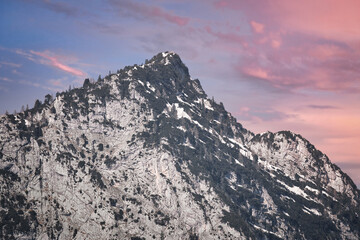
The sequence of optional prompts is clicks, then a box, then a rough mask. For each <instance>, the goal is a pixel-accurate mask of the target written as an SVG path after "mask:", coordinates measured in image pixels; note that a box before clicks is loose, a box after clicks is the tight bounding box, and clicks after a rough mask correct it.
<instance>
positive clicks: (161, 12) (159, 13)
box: [109, 0, 190, 26]
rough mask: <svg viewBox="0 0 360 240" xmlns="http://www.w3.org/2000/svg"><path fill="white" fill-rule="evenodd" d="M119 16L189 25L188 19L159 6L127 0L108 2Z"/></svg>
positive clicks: (110, 0) (111, 0)
mask: <svg viewBox="0 0 360 240" xmlns="http://www.w3.org/2000/svg"><path fill="white" fill-rule="evenodd" d="M109 3H110V4H111V6H112V7H114V8H115V9H116V10H117V12H118V13H119V14H126V15H128V16H131V17H134V18H144V19H150V20H153V21H165V22H169V23H172V24H176V25H178V26H185V25H187V24H188V23H189V20H190V19H189V18H187V17H182V16H179V15H176V14H174V13H173V12H171V11H169V10H165V9H164V8H162V7H159V6H150V5H147V4H144V3H137V2H136V1H128V0H120V1H116V0H109Z"/></svg>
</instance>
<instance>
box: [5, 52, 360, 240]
mask: <svg viewBox="0 0 360 240" xmlns="http://www.w3.org/2000/svg"><path fill="white" fill-rule="evenodd" d="M0 194H1V195H0V202H1V206H0V226H1V231H0V238H1V239H359V237H360V220H359V214H360V206H359V203H360V199H359V191H358V190H357V188H356V186H355V185H354V183H353V182H352V180H351V179H350V178H349V177H348V176H347V175H346V174H344V173H343V172H342V171H341V170H340V169H339V168H338V167H337V166H336V165H334V164H332V163H331V162H330V161H329V159H328V158H327V157H326V155H324V154H323V153H321V152H320V151H318V150H317V149H316V148H315V147H314V146H313V145H311V144H310V143H309V142H308V141H307V140H305V139H304V138H302V137H301V136H300V135H297V134H294V133H291V132H288V131H284V132H278V133H270V132H267V133H264V134H258V135H255V134H253V133H252V132H250V131H248V130H246V129H244V128H243V127H242V126H241V125H240V124H239V123H237V121H236V119H235V118H233V117H232V116H231V114H230V113H228V112H227V111H226V110H225V109H224V106H223V105H222V104H218V103H216V102H214V101H213V100H210V99H208V98H207V95H206V94H205V92H204V91H203V89H202V87H201V85H200V82H199V80H192V79H191V78H190V75H189V72H188V69H187V67H186V66H185V65H184V64H183V63H182V61H181V60H180V58H179V56H178V55H176V54H175V53H171V52H165V53H160V54H158V55H156V56H155V57H153V58H152V59H151V60H149V61H146V64H143V65H134V66H132V67H125V68H124V69H123V70H120V71H118V73H116V74H111V75H109V76H106V77H105V78H104V79H99V80H98V81H97V82H94V83H92V82H90V81H88V80H86V81H85V82H84V86H83V87H82V88H76V89H73V90H71V91H67V92H63V93H59V94H57V96H56V98H54V99H53V98H52V97H51V96H50V95H48V96H47V97H46V99H45V101H44V103H40V102H37V103H36V104H35V107H34V108H33V109H30V110H27V111H25V112H21V113H19V114H16V115H3V116H1V117H0Z"/></svg>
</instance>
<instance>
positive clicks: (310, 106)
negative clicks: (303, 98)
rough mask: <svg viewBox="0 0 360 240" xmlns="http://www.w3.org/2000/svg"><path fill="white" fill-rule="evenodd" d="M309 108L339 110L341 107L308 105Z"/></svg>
mask: <svg viewBox="0 0 360 240" xmlns="http://www.w3.org/2000/svg"><path fill="white" fill-rule="evenodd" d="M307 107H308V108H313V109H339V107H336V106H332V105H307Z"/></svg>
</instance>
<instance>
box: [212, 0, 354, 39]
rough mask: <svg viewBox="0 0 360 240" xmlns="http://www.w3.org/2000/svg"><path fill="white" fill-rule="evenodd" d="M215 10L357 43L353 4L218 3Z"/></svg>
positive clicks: (321, 0)
mask: <svg viewBox="0 0 360 240" xmlns="http://www.w3.org/2000/svg"><path fill="white" fill-rule="evenodd" d="M214 6H215V7H216V8H218V9H229V10H236V11H241V12H243V13H245V14H246V15H247V16H248V17H249V18H250V19H251V18H257V19H261V20H262V21H263V22H266V23H267V24H269V25H271V26H272V27H274V26H275V25H276V27H278V28H281V29H283V30H285V31H296V32H302V33H306V34H314V35H317V36H321V37H326V38H335V39H342V40H354V39H357V40H358V39H359V36H360V27H359V23H360V14H359V9H360V1H357V0H343V1H337V0H317V1H313V0H303V1H288V0H275V1H267V0H259V1H250V2H249V1H244V0H220V1H216V2H215V4H214Z"/></svg>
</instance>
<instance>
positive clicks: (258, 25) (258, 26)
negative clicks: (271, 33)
mask: <svg viewBox="0 0 360 240" xmlns="http://www.w3.org/2000/svg"><path fill="white" fill-rule="evenodd" d="M250 25H251V27H252V29H253V31H254V32H256V33H263V32H264V25H263V24H261V23H258V22H255V21H251V22H250Z"/></svg>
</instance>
